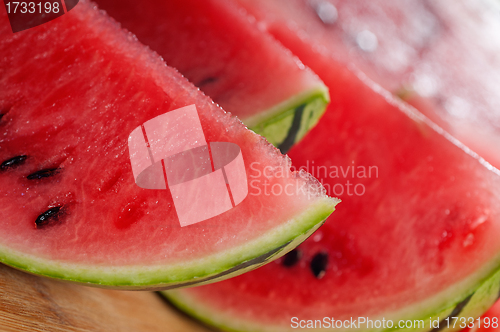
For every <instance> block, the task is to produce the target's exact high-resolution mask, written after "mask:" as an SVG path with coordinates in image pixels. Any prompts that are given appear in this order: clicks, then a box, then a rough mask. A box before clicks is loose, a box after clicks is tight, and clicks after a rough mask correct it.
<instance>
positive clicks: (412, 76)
mask: <svg viewBox="0 0 500 332" xmlns="http://www.w3.org/2000/svg"><path fill="white" fill-rule="evenodd" d="M243 2H244V3H246V4H249V5H251V8H250V7H248V9H249V10H250V11H251V12H252V14H254V15H255V16H256V17H258V18H262V19H264V18H265V20H266V24H267V25H268V27H269V31H270V32H272V33H273V34H279V33H280V32H279V30H280V29H282V30H287V29H294V30H296V32H297V33H300V37H301V38H302V39H307V40H308V42H307V43H308V44H309V45H310V47H316V48H321V49H323V52H327V53H329V54H330V55H331V56H334V57H335V58H336V59H337V60H338V61H340V62H342V63H344V64H345V65H351V66H352V65H354V66H356V67H357V68H359V69H360V70H362V71H363V72H364V73H365V74H366V75H367V76H368V77H370V78H371V79H372V80H374V81H376V82H377V83H378V84H380V85H382V86H383V87H384V88H386V89H387V90H389V91H391V92H393V93H395V94H398V95H401V93H402V92H403V95H404V96H405V100H407V101H411V102H413V101H414V99H415V98H418V97H415V95H420V96H421V97H424V98H425V99H427V104H429V102H430V103H432V104H433V105H432V108H430V109H429V108H425V107H424V108H418V110H419V111H421V112H423V113H424V114H426V115H427V116H430V117H433V118H438V119H439V121H441V122H444V123H445V124H446V126H447V127H448V130H449V132H450V133H451V134H452V135H453V136H455V137H457V138H458V139H459V140H460V141H462V142H463V143H464V144H466V145H467V146H468V147H470V148H471V149H472V150H474V151H476V152H477V153H478V154H479V155H481V156H482V157H483V158H485V159H486V160H487V161H488V162H489V163H491V164H493V165H494V166H495V167H497V168H500V112H499V111H498V109H499V108H500V97H499V96H500V95H499V94H498V90H499V89H500V70H499V67H500V34H499V33H498V31H499V30H500V2H499V1H496V0H493V1H492V0H461V1H454V0H441V1H421V0H406V1H386V0H372V1H365V0H290V1H288V0H270V1H267V0H256V1H251V0H248V1H245V0H243V1H242V3H243ZM256 4H258V5H256ZM257 7H258V8H257ZM278 39H279V38H278ZM408 98H409V99H408ZM419 104H420V103H419ZM415 106H419V105H415Z"/></svg>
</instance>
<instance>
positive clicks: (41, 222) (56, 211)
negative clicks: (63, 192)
mask: <svg viewBox="0 0 500 332" xmlns="http://www.w3.org/2000/svg"><path fill="white" fill-rule="evenodd" d="M61 212H62V210H61V206H55V207H53V208H50V209H48V210H47V211H45V212H44V213H42V214H41V215H39V216H38V218H36V220H35V225H36V227H37V228H41V227H43V226H46V225H48V224H49V223H51V222H54V221H58V220H59V216H60V215H61Z"/></svg>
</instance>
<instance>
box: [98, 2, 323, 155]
mask: <svg viewBox="0 0 500 332" xmlns="http://www.w3.org/2000/svg"><path fill="white" fill-rule="evenodd" d="M97 3H98V5H99V7H100V8H102V9H104V10H106V11H107V12H108V13H109V14H110V16H112V17H114V18H115V19H116V20H117V21H118V22H120V24H122V26H123V27H125V28H126V29H128V30H129V31H131V32H133V33H134V34H136V35H137V37H138V38H139V40H140V41H141V42H143V43H145V44H146V45H149V46H150V47H151V48H152V49H153V50H154V51H156V52H158V53H159V54H160V55H161V56H162V57H163V58H164V59H165V60H166V62H167V64H169V65H170V66H173V67H175V68H176V69H178V70H179V71H180V72H181V73H182V74H183V75H185V76H186V77H187V78H188V79H189V80H190V81H191V82H193V83H194V84H195V85H196V86H198V87H199V88H200V89H201V90H202V91H204V92H205V93H206V94H207V95H208V96H210V97H211V98H212V99H213V100H214V101H215V102H217V103H218V104H220V105H221V106H222V107H223V108H224V109H225V110H226V111H229V112H231V113H232V114H235V115H237V116H238V117H239V118H240V119H241V120H242V121H243V122H244V123H245V124H246V125H247V126H249V127H250V128H251V129H253V130H254V131H256V132H257V133H259V134H261V135H263V136H264V137H266V138H267V139H268V141H269V142H271V143H273V144H274V145H276V146H278V147H279V148H280V150H281V151H282V152H286V151H287V150H288V149H289V148H290V147H291V146H292V145H293V144H294V143H295V142H296V141H299V140H300V139H301V138H302V137H303V136H304V135H305V133H307V131H308V130H309V129H310V128H311V127H313V126H314V125H315V124H316V123H317V121H318V118H319V117H320V116H321V114H323V112H324V110H325V107H326V104H327V102H328V90H327V89H326V87H325V85H324V84H323V83H322V82H321V81H320V80H319V79H318V77H317V76H316V75H315V74H314V73H312V72H311V71H310V70H309V69H308V68H305V67H304V65H302V63H300V61H299V60H298V59H297V58H295V57H294V56H292V55H291V54H290V52H289V51H288V50H286V49H285V48H283V46H281V45H280V44H279V43H277V42H276V41H275V40H274V39H273V38H272V37H270V36H269V35H267V34H265V33H263V32H262V31H260V30H259V29H258V28H257V24H256V23H255V22H251V21H250V19H249V17H248V16H247V15H246V14H245V13H244V12H242V11H241V10H239V9H238V8H237V7H235V6H234V5H232V4H231V3H230V2H229V1H225V0H222V1H221V0H217V1H214V0H204V1H199V0H169V1H164V0H148V1H134V0H99V1H97Z"/></svg>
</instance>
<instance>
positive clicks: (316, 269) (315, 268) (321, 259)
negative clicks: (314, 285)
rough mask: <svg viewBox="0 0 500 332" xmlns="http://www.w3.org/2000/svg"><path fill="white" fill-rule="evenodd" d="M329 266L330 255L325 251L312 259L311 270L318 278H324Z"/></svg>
mask: <svg viewBox="0 0 500 332" xmlns="http://www.w3.org/2000/svg"><path fill="white" fill-rule="evenodd" d="M327 266H328V255H327V254H325V253H319V254H316V255H315V256H314V257H313V259H312V261H311V271H312V273H313V274H314V276H315V277H316V278H318V279H321V278H323V276H324V275H325V272H326V267H327Z"/></svg>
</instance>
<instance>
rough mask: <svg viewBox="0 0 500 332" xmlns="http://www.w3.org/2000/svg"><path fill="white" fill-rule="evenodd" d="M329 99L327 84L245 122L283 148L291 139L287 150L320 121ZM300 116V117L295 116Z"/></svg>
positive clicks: (244, 121) (298, 95)
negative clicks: (295, 124)
mask: <svg viewBox="0 0 500 332" xmlns="http://www.w3.org/2000/svg"><path fill="white" fill-rule="evenodd" d="M329 102H330V95H329V93H328V88H327V87H326V86H325V85H319V86H317V87H315V88H313V89H309V90H307V91H304V92H302V93H299V94H297V95H295V96H294V97H292V98H289V99H287V100H286V101H284V102H282V103H279V104H277V105H276V106H274V107H272V108H271V109H268V110H266V111H263V112H260V113H259V114H257V115H254V116H252V117H249V118H246V119H243V123H245V125H246V126H248V128H249V129H251V130H253V131H254V132H256V133H257V134H259V135H261V136H264V137H265V138H266V139H267V140H268V141H269V143H271V144H273V145H274V146H276V147H280V146H281V145H282V144H283V143H284V141H286V140H287V139H288V140H290V139H291V141H290V142H289V143H288V144H287V145H288V146H287V149H285V150H288V148H289V147H291V146H292V145H293V144H295V143H297V142H299V141H300V140H301V139H302V138H303V137H304V136H305V135H306V134H307V133H308V132H309V130H311V129H312V128H313V127H314V126H315V125H316V124H317V123H318V121H319V119H320V118H321V116H322V115H323V114H324V113H325V111H326V107H327V106H328V103H329ZM297 116H298V117H300V119H295V117H297ZM294 120H295V122H297V123H298V124H299V125H298V126H294V125H293V124H294ZM297 120H298V121H297ZM285 152H286V151H285Z"/></svg>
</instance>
